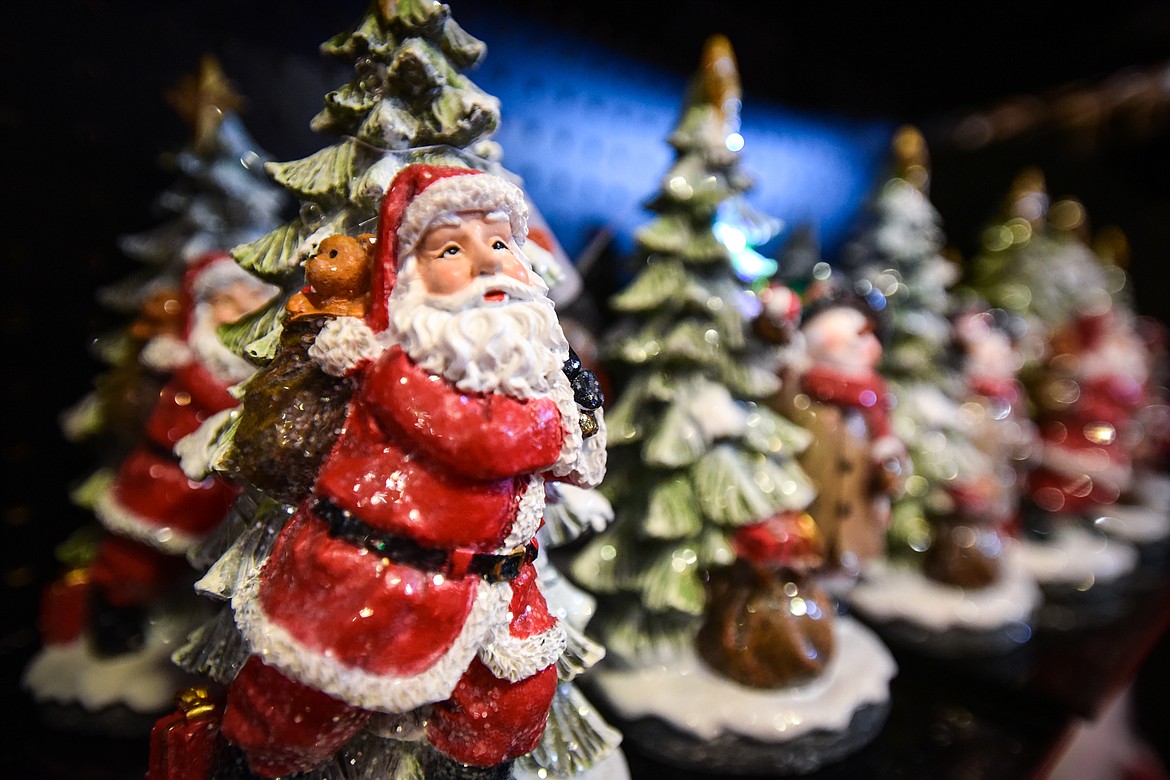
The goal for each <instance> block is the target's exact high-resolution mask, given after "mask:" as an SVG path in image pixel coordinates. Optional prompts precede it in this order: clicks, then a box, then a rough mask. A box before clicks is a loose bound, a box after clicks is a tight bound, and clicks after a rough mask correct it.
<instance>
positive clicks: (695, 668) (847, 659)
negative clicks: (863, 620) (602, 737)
mask: <svg viewBox="0 0 1170 780" xmlns="http://www.w3.org/2000/svg"><path fill="white" fill-rule="evenodd" d="M836 629H837V631H836V634H837V636H836V652H835V653H834V655H833V658H832V659H831V660H830V661H829V664H828V666H827V667H826V669H825V671H824V673H823V674H822V675H821V677H820V678H818V679H817V680H815V681H813V682H811V683H809V684H807V685H804V686H801V687H798V688H791V689H781V690H760V689H756V688H748V687H746V686H743V685H740V684H738V683H735V682H733V681H731V680H728V679H727V678H725V677H722V676H719V675H717V674H715V673H714V672H713V671H711V670H710V669H708V668H707V667H706V666H705V665H704V664H703V663H702V661H701V660H700V659H699V658H698V656H697V655H695V654H694V653H692V652H689V651H688V652H687V653H686V654H685V655H683V656H682V657H680V658H678V659H676V660H675V661H674V663H672V664H670V665H669V666H662V665H657V666H651V667H645V668H641V669H634V670H621V669H595V670H593V671H592V672H591V673H590V675H589V677H590V682H591V683H592V684H594V685H595V686H596V687H597V688H598V689H599V690H601V691H602V692H603V694H604V695H605V697H606V699H608V701H609V703H610V705H611V706H612V707H613V708H614V709H615V710H617V712H618V713H619V715H621V716H622V717H623V718H625V719H629V720H635V719H637V718H643V717H654V718H658V719H660V720H662V721H664V722H666V723H668V724H670V725H671V726H673V727H674V728H676V729H677V730H679V731H681V732H684V733H687V734H690V735H692V736H693V737H694V738H695V739H696V740H697V741H705V740H710V739H713V738H715V737H718V736H720V735H723V734H735V735H738V736H743V737H748V738H751V739H754V740H758V741H760V742H765V743H782V742H787V741H790V740H795V739H797V738H799V737H802V736H805V735H808V734H810V733H812V732H815V731H841V730H844V729H846V728H847V727H848V726H849V724H850V721H851V720H852V718H853V715H854V713H855V712H856V711H857V710H858V709H860V708H861V707H863V706H865V705H869V704H884V703H885V702H886V701H887V700H888V699H889V682H890V680H891V679H893V677H894V675H895V674H897V671H898V667H897V664H896V663H895V662H894V658H893V656H891V655H890V652H889V650H887V649H886V647H885V645H883V644H882V643H881V641H880V640H879V639H878V638H877V636H876V635H875V634H874V633H873V632H872V631H870V630H869V629H868V628H866V627H865V626H863V625H861V624H860V623H859V622H857V621H856V620H853V619H851V618H848V617H842V618H839V619H838V620H837V622H836Z"/></svg>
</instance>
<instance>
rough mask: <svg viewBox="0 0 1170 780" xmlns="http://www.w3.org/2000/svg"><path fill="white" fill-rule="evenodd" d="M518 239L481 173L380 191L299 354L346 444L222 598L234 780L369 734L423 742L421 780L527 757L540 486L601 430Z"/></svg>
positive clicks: (587, 459) (536, 713) (404, 176)
mask: <svg viewBox="0 0 1170 780" xmlns="http://www.w3.org/2000/svg"><path fill="white" fill-rule="evenodd" d="M526 232H527V208H526V206H525V203H524V198H523V194H522V192H521V191H520V189H519V188H517V187H515V186H514V185H512V184H511V183H509V182H507V181H505V180H504V179H501V178H499V177H496V176H493V175H490V174H485V173H481V172H478V171H474V170H469V169H464V168H449V167H438V166H429V165H411V166H408V167H406V168H404V169H403V170H402V171H400V172H399V174H398V175H397V176H396V177H395V179H394V181H393V182H392V184H391V186H390V187H389V189H388V190H387V194H386V196H385V198H384V200H383V203H382V206H381V212H380V223H379V227H378V230H377V236H376V242H375V248H374V257H373V267H372V273H371V284H370V292H369V305H368V308H367V310H366V312H365V315H364V316H361V317H359V316H350V315H342V316H337V317H335V318H332V319H330V320H329V321H328V322H327V323H325V324H324V326H323V327H322V328H321V330H320V332H319V333H318V334H317V336H316V337H315V340H314V343H313V345H312V347H311V348H310V349H309V351H308V355H309V356H310V357H311V359H313V360H314V361H316V362H317V363H318V365H320V367H321V368H322V369H323V370H324V371H325V372H327V373H329V374H331V375H334V376H345V377H350V378H352V379H353V381H354V387H353V391H352V396H351V400H350V402H349V405H348V411H347V416H346V419H345V421H344V426H343V428H342V429H341V433H340V435H339V436H338V437H337V440H336V443H335V444H334V445H333V447H332V449H331V450H330V451H329V452H328V454H327V455H326V456H325V457H324V459H323V461H322V463H321V466H320V469H319V472H318V474H317V476H316V479H315V481H314V482H313V485H312V489H311V490H310V492H309V495H308V496H307V497H306V498H305V499H304V500H303V501H302V502H301V503H300V505H299V507H298V509H297V511H296V514H295V515H294V517H293V518H292V520H291V521H290V522H289V523H288V524H287V525H286V526H285V527H284V528H283V529H282V530H281V532H280V534H279V536H278V538H277V540H276V543H275V546H274V547H273V549H272V552H271V554H270V555H269V556H268V558H267V559H266V560H265V561H264V563H263V565H262V566H261V567H260V568H259V571H258V572H256V573H255V575H254V576H252V577H251V578H249V579H248V581H246V582H244V583H242V584H241V586H240V587H239V588H238V589H237V591H236V593H235V595H234V596H233V598H232V607H233V610H234V615H235V620H236V624H237V626H238V628H239V630H240V632H241V634H242V636H243V638H244V641H245V642H246V643H247V645H248V647H249V648H250V650H251V652H252V656H251V657H250V658H249V659H248V661H247V662H246V663H245V664H244V666H243V668H242V669H241V670H240V672H239V674H238V675H237V676H236V677H235V679H234V680H233V681H232V683H231V685H230V686H229V688H228V691H227V696H226V705H225V707H224V712H223V720H222V726H221V733H222V735H223V737H224V738H226V741H227V743H228V744H229V745H230V746H232V747H231V748H230V749H229V750H228V751H227V755H228V757H229V758H228V761H229V762H235V765H236V769H237V770H238V771H239V772H242V773H243V774H242V775H241V776H251V775H257V776H260V777H279V776H284V775H288V774H291V773H296V772H304V771H308V770H311V769H313V768H314V767H317V766H319V765H321V764H322V763H323V762H325V761H326V760H328V759H329V758H330V757H331V756H333V755H334V754H335V753H337V752H338V751H339V749H340V748H342V746H344V745H345V744H346V743H347V742H349V741H350V740H351V739H353V738H354V737H355V736H357V735H359V733H363V732H364V733H369V732H373V733H375V734H377V735H380V736H385V737H387V738H392V739H395V740H402V741H408V742H410V741H413V742H415V743H417V744H420V745H421V747H420V753H421V759H420V761H421V764H422V768H423V770H424V774H425V776H426V777H434V778H447V777H460V778H480V777H484V778H488V777H491V778H494V777H500V778H504V777H508V776H510V774H511V765H512V762H513V761H514V760H515V759H516V758H517V757H518V756H521V755H523V754H525V753H527V752H528V751H531V750H532V749H533V748H534V747H535V746H536V745H537V743H538V741H539V739H540V736H541V733H542V731H543V729H544V727H545V722H546V718H547V715H548V709H549V704H550V702H551V701H552V698H553V695H554V691H555V688H556V686H557V669H556V666H555V662H556V661H557V659H558V657H559V656H560V655H561V653H562V651H563V649H564V647H565V633H564V630H563V628H562V627H561V626H560V625H559V624H558V622H557V620H556V619H555V617H554V616H553V615H552V614H550V611H549V609H548V607H547V604H546V602H545V599H544V597H543V596H542V594H541V593H540V591H539V589H538V587H537V578H536V571H535V569H534V566H533V560H534V558H535V556H536V543H535V537H536V534H537V530H538V528H539V527H540V525H541V522H542V516H543V511H544V501H545V489H544V483H545V480H552V479H555V480H564V481H566V482H568V483H570V484H573V485H577V486H581V487H593V486H595V485H596V484H598V483H599V482H600V480H601V477H602V476H603V473H604V468H605V426H604V420H603V419H602V417H601V410H600V409H599V408H598V409H597V410H596V411H595V412H594V413H593V414H592V415H590V416H589V419H588V420H587V421H584V420H582V414H581V409H580V407H579V404H578V399H577V398H576V397H575V394H574V386H573V384H572V383H571V381H570V379H569V377H568V376H567V374H566V372H565V371H564V367H565V364H566V361H568V360H570V350H569V346H568V344H567V342H566V340H565V337H564V334H563V333H562V331H561V328H560V326H559V324H558V322H557V317H556V314H555V311H554V308H553V303H552V301H551V300H550V299H549V298H548V296H547V287H546V285H545V284H544V283H543V282H542V280H541V279H540V278H539V276H538V275H537V274H535V273H534V272H533V270H532V267H531V264H530V263H529V261H528V259H527V258H526V257H525V254H524V250H523V245H524V241H525V237H526ZM583 431H584V432H583ZM221 763H222V762H221ZM245 766H246V769H245ZM231 771H232V770H231V769H230V768H229V767H226V766H221V767H220V770H219V775H217V776H230V775H231ZM248 773H251V775H249V774H248Z"/></svg>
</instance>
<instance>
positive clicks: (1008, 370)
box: [958, 315, 1020, 380]
mask: <svg viewBox="0 0 1170 780" xmlns="http://www.w3.org/2000/svg"><path fill="white" fill-rule="evenodd" d="M958 332H959V334H960V337H961V338H962V341H963V348H964V350H965V351H966V359H965V360H964V361H963V372H964V373H965V374H966V375H967V376H968V377H971V378H972V379H991V380H1008V379H1014V378H1015V376H1016V372H1017V371H1018V370H1019V368H1020V357H1019V355H1018V354H1017V353H1016V350H1015V347H1014V346H1012V342H1011V339H1009V338H1008V335H1007V334H1006V333H1004V332H1003V331H1002V330H999V329H998V328H993V327H991V326H990V325H989V324H988V323H987V322H986V320H984V319H983V318H982V317H981V316H980V315H972V316H971V317H968V318H965V319H962V320H960V322H959V328H958Z"/></svg>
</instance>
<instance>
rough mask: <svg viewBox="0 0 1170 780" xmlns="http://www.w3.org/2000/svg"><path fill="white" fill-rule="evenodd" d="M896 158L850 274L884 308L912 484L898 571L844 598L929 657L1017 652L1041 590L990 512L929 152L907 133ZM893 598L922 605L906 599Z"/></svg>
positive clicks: (896, 517) (896, 506) (896, 531)
mask: <svg viewBox="0 0 1170 780" xmlns="http://www.w3.org/2000/svg"><path fill="white" fill-rule="evenodd" d="M893 151H894V158H895V171H894V175H893V176H892V177H891V178H890V179H888V180H887V181H886V182H885V183H884V184H883V185H882V187H881V189H880V191H879V192H878V193H877V195H876V197H875V198H874V201H873V203H872V204H871V208H870V212H869V214H868V217H869V221H868V222H867V223H866V224H865V225H864V226H863V228H862V230H861V232H860V235H859V236H858V237H857V238H856V240H855V241H854V242H853V243H852V244H851V246H850V247H849V248H848V250H847V252H846V255H845V263H846V264H847V267H849V268H850V269H851V270H852V273H853V274H854V277H855V286H856V287H858V289H859V292H862V293H864V294H867V295H870V296H873V297H875V298H876V299H877V300H879V301H882V302H883V303H884V306H885V314H886V327H887V330H888V334H887V338H888V343H887V345H886V349H885V351H884V352H883V359H882V362H881V364H880V366H879V369H880V371H881V373H882V375H883V376H884V377H886V379H887V380H888V382H889V385H890V390H891V392H892V394H893V395H894V397H895V398H896V399H897V403H896V404H895V406H894V408H893V409H892V411H891V414H890V417H891V423H892V426H893V428H894V431H895V433H896V434H897V435H898V437H899V438H900V439H901V440H902V441H903V443H904V444H905V445H906V449H907V451H908V453H909V455H910V460H911V463H912V469H913V474H912V476H910V477H908V478H907V480H906V489H905V491H904V493H903V494H902V495H901V496H900V497H898V498H896V499H895V500H894V502H893V506H892V509H891V526H890V531H889V534H888V537H889V543H890V544H889V556H890V559H891V560H889V561H878V562H876V563H875V566H874V567H873V568H871V569H870V571H868V572H867V573H866V574H864V575H863V578H862V581H861V583H860V584H859V585H858V586H857V587H856V588H854V589H853V590H852V591H851V593H850V595H849V596H848V598H849V599H850V601H851V602H852V603H853V604H854V605H855V606H856V608H857V609H858V610H859V611H860V612H862V614H866V615H867V616H869V617H871V618H874V619H876V620H879V621H885V622H887V623H888V624H893V623H894V622H895V621H906V622H909V623H911V624H912V625H914V626H915V630H916V631H917V634H916V636H915V639H914V641H915V643H916V644H917V645H919V646H921V647H923V648H926V649H930V650H936V651H939V652H947V653H968V652H971V653H974V652H984V651H987V650H990V649H996V650H1001V649H1011V648H1013V647H1015V646H1017V644H1018V641H1022V639H1024V638H1026V637H1027V636H1028V635H1029V631H1028V630H1027V623H1028V621H1029V619H1030V616H1031V611H1032V609H1033V607H1034V606H1035V603H1036V601H1037V597H1038V591H1037V589H1036V587H1035V585H1034V583H1032V582H1031V581H1030V578H1028V577H1026V576H1025V575H1023V573H1022V572H1020V571H1018V570H1017V569H1018V567H1014V566H1011V565H1009V562H1008V561H1007V560H1006V559H1005V550H1004V547H1005V537H1004V533H1005V531H1004V529H1002V528H1000V527H998V524H999V523H1000V522H1001V521H1002V519H1003V518H1001V517H998V516H997V515H996V514H995V513H994V512H993V511H992V510H993V508H994V502H993V500H992V497H993V495H994V494H995V493H996V491H997V490H998V483H997V482H996V480H997V479H998V476H997V469H999V468H1000V467H1001V464H996V463H993V462H992V461H991V458H990V456H989V454H988V453H987V452H985V451H983V450H982V449H980V447H979V446H978V445H977V443H976V429H975V422H976V420H975V415H976V412H975V409H974V408H967V409H964V407H963V404H964V403H965V401H966V400H967V398H968V396H969V394H970V393H969V390H968V388H967V386H966V384H965V382H964V379H963V376H962V374H961V373H960V371H959V368H960V366H959V363H958V361H957V360H956V359H955V356H954V355H953V354H952V353H953V352H954V351H955V349H956V347H957V344H958V342H957V338H956V335H955V331H954V325H953V319H952V318H953V317H954V316H955V315H956V314H957V313H958V312H957V308H956V307H957V300H958V299H957V298H956V296H955V294H954V292H953V287H954V284H955V282H956V281H957V280H958V276H959V273H958V268H957V267H956V265H955V264H954V263H953V262H952V261H951V260H949V259H948V258H947V257H945V256H944V254H943V248H944V240H945V236H944V234H943V230H942V228H941V220H940V217H939V214H938V212H937V211H936V210H935V208H934V206H933V205H932V204H931V203H930V200H929V197H928V195H927V188H928V184H929V163H928V160H927V153H926V146H925V141H924V139H923V138H922V136H921V134H920V133H919V132H918V131H917V130H916V129H915V128H912V127H903V128H901V129H899V131H898V132H897V133H896V134H895V138H894V143H893ZM1003 465H1004V466H1006V465H1007V464H1003ZM899 564H909V566H910V568H909V569H908V570H903V569H901V568H899ZM894 587H897V588H901V589H904V590H905V592H911V591H912V592H913V593H915V594H917V597H914V598H898V597H896V593H895V592H894V591H892V590H891V588H894ZM1000 607H1002V608H1000ZM972 615H974V616H975V617H971V616H972ZM898 638H900V639H906V637H904V636H900V635H899V636H898Z"/></svg>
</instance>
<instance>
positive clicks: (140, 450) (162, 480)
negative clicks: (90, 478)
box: [97, 363, 238, 554]
mask: <svg viewBox="0 0 1170 780" xmlns="http://www.w3.org/2000/svg"><path fill="white" fill-rule="evenodd" d="M236 403H237V401H236V399H235V398H234V397H233V396H232V395H231V394H230V393H229V392H228V385H226V384H225V383H223V382H222V381H220V380H219V379H217V378H216V377H215V376H214V375H213V374H211V372H210V371H208V370H207V369H206V368H204V367H203V366H201V365H199V364H197V363H192V364H189V365H187V366H184V367H182V368H180V369H178V370H176V371H175V373H174V374H173V375H172V377H171V379H170V381H169V382H167V384H166V386H165V387H164V388H163V390H162V392H161V393H160V394H159V400H158V402H157V403H156V404H155V407H154V409H153V410H152V412H151V414H150V417H149V419H148V420H147V422H146V429H145V440H144V441H143V443H142V444H140V445H139V446H138V447H137V448H136V449H134V450H133V451H132V452H131V453H130V454H129V455H128V456H127V457H126V459H125V460H124V461H122V464H121V465H120V466H119V468H118V473H117V476H116V478H115V480H114V484H113V485H112V486H111V488H110V491H109V492H108V493H107V494H106V496H105V497H103V499H101V500H100V501H99V504H98V507H97V512H98V516H99V517H100V518H101V520H102V522H103V523H104V524H105V525H106V527H107V528H109V529H110V530H112V531H114V532H115V533H118V534H121V535H123V536H128V537H130V538H133V539H136V540H138V541H141V542H144V543H146V544H149V545H151V546H153V547H156V548H158V549H160V550H163V551H164V552H170V553H176V554H178V553H183V552H185V551H186V549H187V548H188V547H190V546H191V545H192V544H194V543H196V542H198V541H199V540H201V539H202V538H203V537H204V536H206V535H207V534H208V533H210V532H211V531H212V530H213V529H214V528H215V526H216V525H217V524H218V523H219V522H220V521H221V520H222V519H223V517H224V515H226V514H227V511H228V509H229V508H230V507H231V504H232V501H234V500H235V498H236V496H237V494H238V490H237V489H236V488H235V487H234V486H232V485H231V484H229V483H228V482H226V481H224V480H222V479H220V478H218V477H210V478H208V479H204V480H201V481H194V480H190V479H187V477H186V475H185V474H184V473H183V471H182V469H181V468H180V467H179V461H178V458H177V457H175V456H174V455H173V454H171V451H172V448H173V447H174V446H175V443H176V442H178V440H179V439H181V438H183V437H184V436H186V435H187V434H189V433H192V432H194V431H195V430H196V429H197V428H198V427H199V426H200V424H201V423H202V422H203V421H204V420H206V419H207V418H208V417H210V416H211V415H213V414H215V413H216V412H219V411H222V410H224V409H230V408H232V407H234V406H235V405H236Z"/></svg>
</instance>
